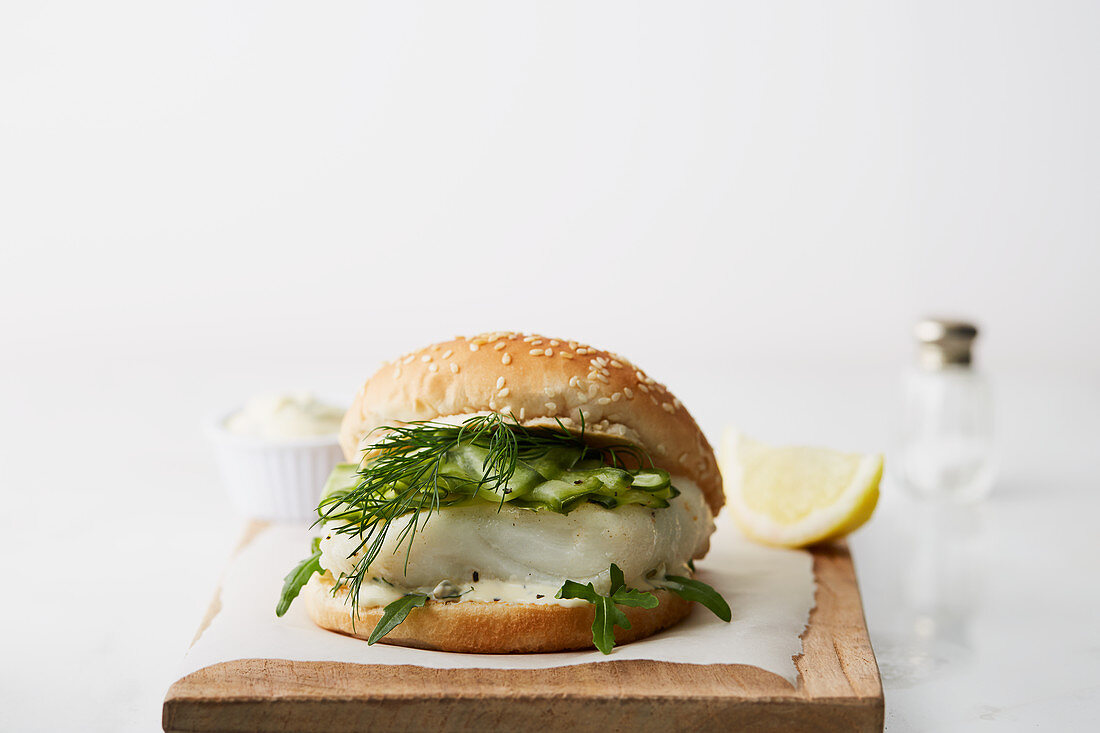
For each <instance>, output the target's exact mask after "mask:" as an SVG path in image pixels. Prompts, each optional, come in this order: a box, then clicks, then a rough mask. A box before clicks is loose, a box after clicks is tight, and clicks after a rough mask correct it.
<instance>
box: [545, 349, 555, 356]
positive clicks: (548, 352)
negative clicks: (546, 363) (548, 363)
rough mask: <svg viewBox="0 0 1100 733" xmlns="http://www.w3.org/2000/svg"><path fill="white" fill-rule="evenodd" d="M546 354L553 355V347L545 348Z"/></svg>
mask: <svg viewBox="0 0 1100 733" xmlns="http://www.w3.org/2000/svg"><path fill="white" fill-rule="evenodd" d="M546 355H547V356H553V355H554V350H553V349H547V350H546Z"/></svg>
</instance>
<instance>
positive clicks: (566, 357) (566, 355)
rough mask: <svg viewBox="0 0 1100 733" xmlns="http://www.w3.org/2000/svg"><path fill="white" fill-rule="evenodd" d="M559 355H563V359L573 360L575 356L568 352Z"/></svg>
mask: <svg viewBox="0 0 1100 733" xmlns="http://www.w3.org/2000/svg"><path fill="white" fill-rule="evenodd" d="M558 353H559V354H561V356H562V358H563V359H572V358H573V355H572V354H570V353H569V352H568V351H559V352H558Z"/></svg>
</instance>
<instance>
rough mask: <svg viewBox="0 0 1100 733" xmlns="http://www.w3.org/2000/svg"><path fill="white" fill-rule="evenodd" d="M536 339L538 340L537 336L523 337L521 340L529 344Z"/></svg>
mask: <svg viewBox="0 0 1100 733" xmlns="http://www.w3.org/2000/svg"><path fill="white" fill-rule="evenodd" d="M537 338H538V336H524V337H523V340H524V342H525V343H528V344H529V343H531V342H532V341H534V340H535V339H537Z"/></svg>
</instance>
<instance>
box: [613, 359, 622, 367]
mask: <svg viewBox="0 0 1100 733" xmlns="http://www.w3.org/2000/svg"><path fill="white" fill-rule="evenodd" d="M611 366H613V367H619V368H622V364H620V363H619V362H617V361H615V360H614V359H612V360H611Z"/></svg>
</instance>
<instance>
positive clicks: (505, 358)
mask: <svg viewBox="0 0 1100 733" xmlns="http://www.w3.org/2000/svg"><path fill="white" fill-rule="evenodd" d="M500 363H501V364H503V365H504V366H508V365H509V364H511V363H512V355H511V354H505V355H504V356H502V357H500Z"/></svg>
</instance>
